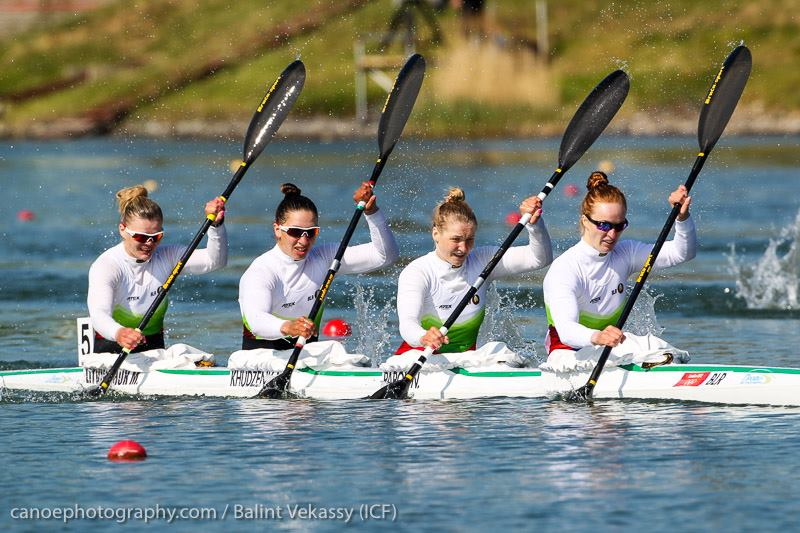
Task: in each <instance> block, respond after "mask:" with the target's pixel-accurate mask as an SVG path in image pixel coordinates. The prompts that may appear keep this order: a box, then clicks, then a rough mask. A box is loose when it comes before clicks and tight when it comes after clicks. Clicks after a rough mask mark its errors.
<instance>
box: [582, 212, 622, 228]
mask: <svg viewBox="0 0 800 533" xmlns="http://www.w3.org/2000/svg"><path fill="white" fill-rule="evenodd" d="M583 216H585V217H586V220H588V221H589V222H591V223H592V224H594V225H595V227H596V228H597V229H599V230H600V231H605V232H609V231H611V230H612V229H615V230H617V231H624V230H625V228H627V227H628V219H627V218H626V219H625V220H623V221H622V222H618V223H616V224H615V223H613V222H608V221H606V220H600V221H597V220H594V219H593V218H592V217H590V216H589V215H586V214H584V215H583Z"/></svg>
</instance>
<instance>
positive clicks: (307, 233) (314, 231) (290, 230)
mask: <svg viewBox="0 0 800 533" xmlns="http://www.w3.org/2000/svg"><path fill="white" fill-rule="evenodd" d="M278 229H279V230H281V231H283V232H286V235H288V236H289V237H292V238H295V239H300V238H302V237H308V238H309V239H313V238H314V237H316V236H317V235H319V226H311V227H310V228H301V227H298V226H283V225H278Z"/></svg>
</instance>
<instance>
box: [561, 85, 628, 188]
mask: <svg viewBox="0 0 800 533" xmlns="http://www.w3.org/2000/svg"><path fill="white" fill-rule="evenodd" d="M630 85H631V84H630V79H629V78H628V75H627V74H625V72H623V71H622V70H615V71H614V72H612V73H611V74H609V75H608V76H606V77H605V78H604V79H603V81H601V82H600V83H599V84H598V85H597V87H595V88H594V89H592V92H590V93H589V96H587V97H586V100H584V101H583V103H582V104H581V106H580V107H579V108H578V110H577V111H576V112H575V116H573V117H572V120H571V121H570V123H569V125H568V126H567V130H566V131H565V132H564V137H563V139H562V140H561V148H560V149H559V152H558V166H559V168H560V169H561V171H562V172H566V171H567V169H569V168H571V167H572V165H574V164H575V162H576V161H578V159H580V158H581V157H582V156H583V154H584V153H585V152H586V150H588V149H589V147H590V146H591V145H592V143H594V141H596V140H597V138H598V137H599V136H600V134H601V133H603V130H605V129H606V126H608V124H609V123H610V122H611V119H612V118H614V115H616V114H617V111H619V108H620V107H622V103H623V102H624V101H625V97H626V96H628V89H630Z"/></svg>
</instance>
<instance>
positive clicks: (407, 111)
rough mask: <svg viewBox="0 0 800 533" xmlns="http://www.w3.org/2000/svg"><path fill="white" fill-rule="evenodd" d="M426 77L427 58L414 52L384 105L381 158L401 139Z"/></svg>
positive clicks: (379, 138)
mask: <svg viewBox="0 0 800 533" xmlns="http://www.w3.org/2000/svg"><path fill="white" fill-rule="evenodd" d="M424 78H425V58H423V57H422V56H421V55H419V54H414V55H412V56H411V57H410V58H408V61H406V64H405V65H403V68H402V69H401V70H400V73H399V74H398V75H397V79H396V80H395V82H394V86H393V87H392V90H391V91H390V92H389V96H387V97H386V103H385V104H384V105H383V111H382V112H381V120H380V123H379V124H378V147H379V149H380V154H381V158H386V156H388V155H389V153H390V152H391V151H392V150H393V149H394V145H395V144H397V141H398V140H399V139H400V134H401V133H403V128H405V126H406V122H408V117H409V116H411V110H412V109H414V102H416V101H417V96H418V95H419V90H420V88H421V87H422V80H423V79H424Z"/></svg>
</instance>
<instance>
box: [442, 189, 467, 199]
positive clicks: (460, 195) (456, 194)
mask: <svg viewBox="0 0 800 533" xmlns="http://www.w3.org/2000/svg"><path fill="white" fill-rule="evenodd" d="M466 198H467V196H466V195H465V194H464V190H463V189H462V188H461V187H450V190H448V191H447V194H446V195H445V196H444V201H445V202H463V201H464V200H466Z"/></svg>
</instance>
